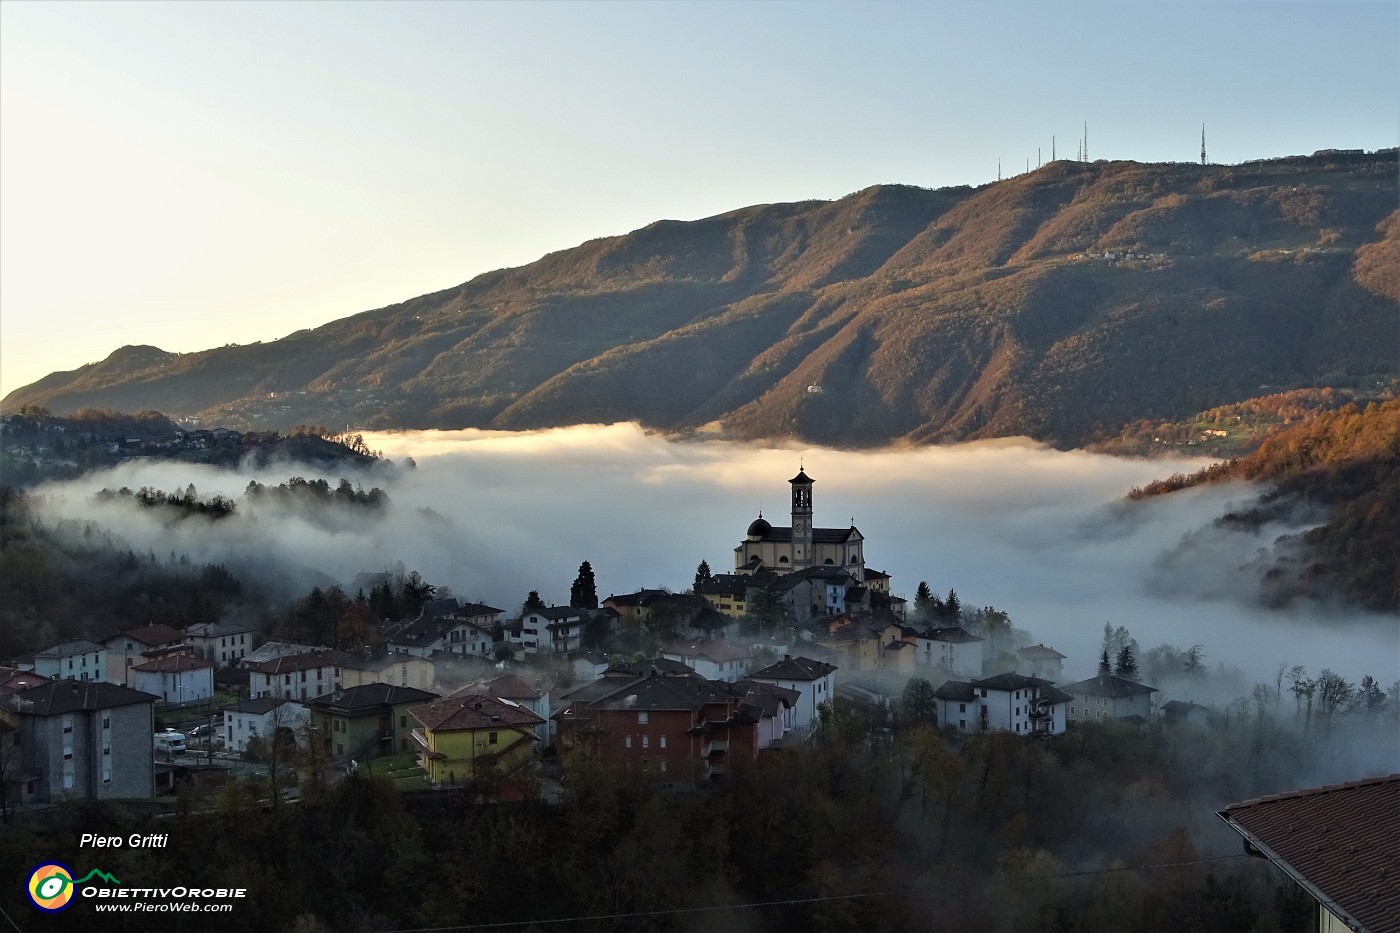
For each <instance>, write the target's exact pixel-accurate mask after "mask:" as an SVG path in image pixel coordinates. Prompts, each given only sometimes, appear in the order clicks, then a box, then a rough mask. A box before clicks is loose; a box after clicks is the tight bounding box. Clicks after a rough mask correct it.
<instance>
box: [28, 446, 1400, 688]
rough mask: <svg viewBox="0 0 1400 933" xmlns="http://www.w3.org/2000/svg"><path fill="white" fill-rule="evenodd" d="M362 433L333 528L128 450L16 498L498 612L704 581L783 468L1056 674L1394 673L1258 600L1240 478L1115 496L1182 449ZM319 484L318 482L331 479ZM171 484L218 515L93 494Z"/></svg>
mask: <svg viewBox="0 0 1400 933" xmlns="http://www.w3.org/2000/svg"><path fill="white" fill-rule="evenodd" d="M366 441H367V442H368V443H369V445H370V446H371V447H373V448H377V449H380V450H382V451H383V453H384V455H385V456H387V457H389V458H391V459H392V460H393V461H394V462H395V464H396V465H397V469H395V470H393V471H389V472H375V473H371V474H366V475H363V476H356V475H350V476H349V477H348V478H349V479H351V481H352V482H354V483H356V484H358V485H361V486H363V487H364V488H366V489H369V488H371V487H373V486H379V487H381V488H383V489H384V490H385V492H386V493H387V495H388V505H387V507H386V508H383V509H379V510H374V511H373V512H366V513H364V514H354V515H352V514H347V515H344V516H340V517H335V518H334V519H332V520H328V519H327V517H326V516H325V515H315V514H307V513H301V512H298V511H295V510H293V511H286V510H279V509H273V508H269V507H267V506H258V507H254V506H253V504H251V503H247V502H245V501H244V500H243V499H242V498H241V497H242V493H243V491H244V488H245V487H246V486H247V484H248V483H249V481H250V480H256V481H258V482H261V483H269V484H273V485H275V484H277V483H282V482H285V481H286V480H287V479H288V478H289V477H291V476H297V475H301V476H306V477H308V478H310V477H312V476H313V475H315V474H314V472H313V471H308V470H307V469H306V468H305V467H302V466H298V465H296V464H280V465H273V466H272V467H269V468H266V469H258V470H254V469H251V468H246V469H241V470H238V471H232V472H230V471H223V470H217V469H213V468H209V467H198V466H191V465H189V464H182V463H174V462H153V461H133V462H130V463H127V464H124V465H123V466H121V467H120V468H118V469H115V470H112V471H105V472H98V473H92V474H89V475H87V476H84V477H83V478H81V479H80V480H77V481H73V482H68V483H54V484H49V485H46V486H44V487H42V488H40V489H38V490H36V498H37V499H38V500H39V502H40V512H41V514H43V515H44V516H46V518H47V519H48V520H49V521H54V522H57V521H71V522H74V523H80V524H81V523H86V522H91V523H93V525H94V527H100V528H102V529H105V530H106V531H109V532H110V534H111V535H112V538H113V540H114V541H116V542H120V543H122V544H125V545H126V546H129V547H131V548H132V549H134V550H136V551H138V552H145V551H151V552H154V553H155V554H156V555H157V556H160V557H165V556H168V555H169V554H171V553H174V554H176V555H183V556H187V557H188V558H189V559H190V560H191V561H199V562H217V563H223V564H226V565H227V566H228V567H229V568H230V569H231V570H234V571H235V572H243V573H246V574H248V575H249V577H250V578H251V579H253V580H256V581H259V582H260V584H261V585H263V586H265V587H267V588H268V589H269V590H270V591H272V592H274V593H278V594H282V595H285V596H286V597H288V598H291V597H294V596H296V595H298V594H300V593H302V592H305V590H306V589H308V588H309V587H310V586H312V585H321V586H326V585H331V584H335V583H339V584H341V585H342V586H346V587H349V586H350V584H351V581H352V579H353V577H354V575H355V574H357V573H359V572H367V571H379V570H385V569H393V568H394V567H395V566H397V565H402V567H403V568H404V569H407V570H417V571H419V572H420V573H421V574H422V575H423V577H424V578H426V579H427V580H428V581H429V582H431V583H433V584H436V585H438V586H440V587H441V586H446V587H448V588H450V590H451V592H452V594H454V595H456V596H458V597H460V598H464V599H470V600H477V601H481V602H486V603H489V604H491V605H494V606H497V607H500V608H502V609H504V610H505V611H506V612H507V613H513V612H515V611H517V610H518V608H519V605H520V603H521V602H522V601H523V600H524V597H525V595H526V593H527V592H529V591H530V590H538V591H539V593H540V594H541V596H542V597H543V598H544V599H545V601H546V602H551V603H562V602H564V601H566V600H567V598H568V592H569V585H570V583H571V582H572V580H573V578H574V575H575V573H576V572H577V569H578V566H579V563H580V562H581V561H584V560H588V561H590V562H591V563H592V566H593V568H594V570H595V572H596V575H597V581H598V595H599V597H600V598H605V597H606V596H607V595H608V594H611V593H626V592H632V591H635V590H637V589H639V588H642V587H667V588H670V589H673V590H678V591H679V590H684V589H687V588H688V587H689V586H690V583H691V580H692V577H693V575H694V573H695V568H696V566H697V565H698V564H699V562H700V561H701V560H705V561H708V563H709V565H710V566H711V568H712V569H713V570H714V571H715V572H717V573H719V572H728V571H730V570H732V568H733V548H734V547H735V545H736V544H738V542H739V540H740V538H741V536H742V535H743V533H744V530H745V529H746V528H747V526H748V524H749V523H750V522H751V521H752V520H753V519H754V518H755V517H756V516H757V515H758V513H759V511H760V510H762V512H763V514H764V515H765V517H767V518H768V519H770V520H771V521H772V522H773V523H774V524H775V525H786V524H787V523H788V499H787V496H788V484H787V480H788V479H789V478H790V477H791V476H793V475H794V474H795V473H796V472H797V471H798V468H799V465H800V466H801V467H802V468H804V469H805V470H806V472H807V473H808V474H809V475H810V476H811V477H812V478H813V479H814V480H815V481H816V485H815V490H814V497H813V498H814V507H815V519H816V524H817V525H818V526H819V527H841V528H844V527H846V526H847V525H849V524H851V523H852V522H854V524H855V525H856V527H857V528H859V529H860V531H861V532H862V534H863V535H864V536H865V538H866V544H865V555H866V561H867V564H868V565H869V566H871V567H874V568H876V569H879V570H883V571H885V572H886V573H889V574H891V576H892V578H893V579H892V592H894V593H895V594H896V595H901V596H904V597H906V598H908V599H911V600H912V598H913V595H914V590H915V588H916V586H917V585H918V583H919V581H921V580H925V581H927V582H928V583H929V585H930V587H931V588H932V589H933V591H934V592H935V593H938V594H940V595H946V594H947V591H948V590H949V589H950V588H952V589H956V591H957V593H958V596H959V598H960V600H961V601H962V604H963V606H964V607H966V608H968V609H971V608H976V607H980V606H986V605H992V606H995V607H996V608H998V609H1002V610H1005V611H1007V612H1009V613H1010V615H1011V618H1012V621H1013V624H1014V625H1015V626H1016V627H1017V628H1019V629H1021V630H1024V631H1026V632H1028V633H1029V635H1030V637H1031V639H1032V640H1033V641H1036V642H1043V643H1045V644H1047V645H1050V646H1053V647H1055V648H1056V649H1058V650H1059V651H1061V652H1062V653H1064V654H1065V655H1067V660H1066V662H1065V675H1066V677H1067V678H1073V679H1078V678H1081V677H1087V676H1090V675H1091V674H1092V673H1093V672H1094V667H1095V664H1096V660H1097V657H1098V652H1099V646H1100V639H1101V636H1102V632H1103V627H1104V624H1105V623H1111V624H1112V625H1114V626H1120V625H1121V626H1126V627H1127V628H1128V629H1129V631H1130V632H1131V634H1132V636H1133V638H1135V639H1136V640H1137V642H1138V643H1139V644H1140V646H1141V648H1142V650H1144V651H1146V650H1148V649H1150V648H1153V647H1155V646H1157V645H1161V644H1171V645H1176V646H1180V647H1189V646H1191V645H1197V644H1199V645H1201V646H1203V648H1204V651H1205V656H1206V662H1207V665H1208V666H1209V667H1212V668H1213V667H1215V666H1216V665H1218V664H1224V665H1227V666H1229V667H1237V668H1239V669H1240V671H1241V674H1242V677H1243V678H1244V679H1245V680H1244V682H1243V683H1242V686H1241V688H1240V689H1241V690H1242V691H1243V692H1247V691H1248V688H1249V685H1250V683H1252V682H1253V681H1269V682H1272V681H1273V680H1274V679H1275V677H1276V673H1277V669H1278V667H1279V665H1294V664H1303V665H1306V666H1307V667H1308V669H1309V671H1310V672H1313V673H1315V672H1316V671H1318V670H1320V669H1322V668H1331V669H1332V670H1334V671H1336V672H1337V673H1339V674H1341V675H1342V676H1344V677H1347V678H1348V679H1350V680H1351V681H1353V682H1355V681H1357V680H1359V679H1360V678H1361V677H1362V676H1363V675H1365V674H1371V675H1373V676H1374V677H1375V678H1376V680H1377V681H1379V682H1380V683H1381V684H1382V685H1389V684H1391V683H1392V682H1394V681H1396V680H1397V679H1400V619H1397V618H1396V617H1394V616H1376V615H1368V614H1365V613H1360V612H1356V611H1351V610H1345V609H1338V608H1336V607H1328V606H1321V605H1317V604H1308V605H1299V606H1294V607H1291V608H1288V609H1283V610H1268V609H1265V608H1262V607H1261V606H1259V605H1258V603H1257V601H1256V599H1255V595H1256V591H1257V586H1258V582H1259V574H1260V573H1261V572H1262V570H1261V566H1262V562H1261V553H1267V551H1268V549H1269V548H1270V547H1271V546H1272V544H1273V542H1274V540H1275V539H1276V538H1277V537H1278V536H1280V535H1282V534H1285V533H1289V532H1295V531H1297V530H1299V529H1301V528H1304V527H1306V525H1305V524H1303V522H1304V521H1305V520H1306V518H1307V517H1305V516H1300V517H1299V519H1298V524H1295V525H1283V524H1275V525H1267V526H1265V527H1263V528H1262V529H1259V530H1258V531H1256V532H1250V533H1246V532H1240V531H1230V532H1224V531H1219V530H1216V529H1214V528H1213V527H1212V526H1211V522H1212V520H1213V519H1214V518H1215V517H1217V516H1219V515H1220V514H1222V513H1223V512H1225V511H1227V510H1229V508H1231V506H1232V505H1240V504H1244V503H1246V502H1247V501H1249V499H1250V498H1251V490H1250V489H1249V488H1248V487H1244V486H1239V485H1234V486H1217V487H1208V488H1199V489H1193V490H1187V491H1185V492H1180V493H1176V494H1173V495H1170V496H1165V497H1157V498H1154V499H1150V500H1146V501H1141V502H1134V503H1128V502H1126V501H1124V499H1123V496H1124V494H1125V493H1126V492H1127V490H1128V489H1129V488H1131V487H1132V486H1135V485H1141V484H1144V483H1146V482H1148V481H1150V480H1152V479H1155V478H1159V477H1163V476H1166V475H1169V474H1171V473H1174V472H1184V471H1190V470H1194V469H1196V468H1198V467H1200V466H1203V465H1205V464H1206V463H1207V462H1208V461H1205V460H1199V461H1181V460H1170V461H1148V460H1129V459H1121V458H1112V457H1106V456H1098V455H1093V454H1087V453H1083V452H1079V451H1074V452H1063V451H1056V450H1051V449H1048V448H1044V447H1040V446H1037V445H1034V444H1032V443H1030V442H1018V441H1014V440H1008V441H998V442H988V443H980V444H969V445H959V446H951V447H927V448H917V449H914V448H911V449H900V450H883V451H838V450H829V449H822V448H813V447H801V446H789V447H782V448H777V447H756V446H753V445H736V444H731V443H726V442H720V441H672V440H668V439H666V438H663V437H661V436H658V435H652V434H648V433H646V432H644V431H643V430H641V429H640V428H638V427H637V426H635V425H630V424H620V425H610V426H584V427H574V428H567V429H553V430H546V431H538V432H521V433H506V432H490V431H457V432H409V433H383V434H374V435H367V436H366ZM408 458H412V460H413V461H414V462H415V463H416V466H413V467H411V468H410V467H409V465H408ZM325 478H326V479H327V480H329V482H330V483H331V485H332V486H333V487H334V486H335V485H336V483H337V482H338V480H339V479H340V478H341V475H340V474H335V475H329V474H328V475H326V477H325ZM191 483H193V484H194V485H195V486H196V487H197V490H198V493H199V495H200V496H201V497H209V496H212V495H214V494H222V495H224V496H227V497H229V498H232V499H235V500H238V509H237V511H236V513H235V514H234V515H233V516H231V517H230V518H227V519H223V520H220V521H217V522H213V521H210V520H208V519H205V518H201V517H197V516H192V517H188V518H184V519H180V520H178V521H173V522H172V521H170V520H169V518H168V517H162V516H159V515H153V514H149V510H147V511H146V512H143V511H142V510H140V509H136V508H133V507H131V506H130V504H129V503H122V502H120V501H116V502H105V503H99V502H97V501H95V499H94V494H95V493H96V492H97V491H98V490H100V489H103V488H111V489H116V488H118V487H122V486H126V487H129V488H131V489H137V488H140V487H142V486H151V487H155V488H157V489H162V490H173V489H181V490H183V489H184V488H185V487H186V486H187V485H188V484H191ZM80 524H79V525H75V527H80ZM352 595H353V593H352ZM1235 682H1236V683H1240V677H1238V676H1237V677H1236V678H1235ZM1231 686H1232V687H1233V686H1234V685H1231ZM1236 695H1239V694H1238V693H1236V694H1232V695H1231V696H1225V697H1194V699H1198V700H1201V701H1211V700H1216V701H1227V700H1229V699H1231V698H1232V697H1233V696H1236Z"/></svg>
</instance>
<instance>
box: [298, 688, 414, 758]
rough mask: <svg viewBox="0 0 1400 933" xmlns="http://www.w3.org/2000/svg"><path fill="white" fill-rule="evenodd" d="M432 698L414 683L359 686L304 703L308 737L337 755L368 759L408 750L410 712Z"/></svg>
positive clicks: (409, 746) (411, 733) (339, 756)
mask: <svg viewBox="0 0 1400 933" xmlns="http://www.w3.org/2000/svg"><path fill="white" fill-rule="evenodd" d="M436 699H438V694H436V693H430V692H428V691H427V690H419V689H417V688H416V687H398V686H395V685H393V684H382V683H378V684H364V685H362V686H358V687H346V688H345V689H343V690H336V691H334V692H333V693H328V694H326V695H325V696H319V697H316V698H314V699H311V700H307V701H306V704H305V705H306V708H307V709H308V710H309V711H310V712H311V730H312V735H314V736H315V737H316V739H317V740H318V741H321V742H324V743H325V748H326V750H327V751H329V752H330V754H332V755H334V756H335V757H337V758H341V757H344V756H347V755H348V756H349V757H351V758H354V759H356V760H360V761H363V760H368V759H371V758H378V757H380V756H382V755H393V754H397V753H398V752H407V751H411V750H412V749H413V743H412V735H413V722H414V720H412V718H411V715H410V714H411V711H412V710H413V709H415V708H417V707H420V706H422V705H424V704H425V703H431V702H433V701H434V700H436Z"/></svg>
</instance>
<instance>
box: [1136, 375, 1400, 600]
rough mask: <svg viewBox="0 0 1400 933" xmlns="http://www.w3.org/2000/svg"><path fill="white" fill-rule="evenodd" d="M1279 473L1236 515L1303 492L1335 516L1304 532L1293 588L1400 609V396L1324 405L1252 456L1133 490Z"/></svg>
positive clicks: (1290, 580)
mask: <svg viewBox="0 0 1400 933" xmlns="http://www.w3.org/2000/svg"><path fill="white" fill-rule="evenodd" d="M1228 480H1248V481H1251V482H1261V483H1270V484H1272V485H1273V487H1274V488H1273V490H1272V491H1270V492H1269V493H1267V494H1266V495H1265V496H1263V497H1262V498H1261V500H1260V503H1259V505H1258V507H1257V508H1256V509H1254V510H1253V511H1252V512H1251V513H1245V514H1244V515H1234V516H1231V520H1232V521H1236V522H1240V521H1244V522H1248V521H1250V520H1251V518H1259V517H1264V516H1267V515H1269V514H1275V515H1276V514H1279V511H1280V509H1281V508H1283V507H1286V506H1288V505H1289V504H1292V503H1296V502H1300V501H1301V502H1308V503H1312V504H1317V505H1324V506H1326V507H1328V509H1329V511H1330V515H1329V518H1328V520H1327V522H1326V523H1325V524H1322V525H1320V526H1318V527H1316V528H1314V529H1312V530H1311V531H1309V532H1307V534H1305V535H1304V536H1303V539H1302V543H1303V544H1305V545H1306V547H1307V552H1306V557H1305V559H1304V560H1303V561H1302V565H1301V566H1295V567H1292V568H1291V569H1290V568H1288V567H1281V568H1279V571H1278V576H1282V577H1284V578H1286V579H1284V580H1283V581H1278V580H1276V581H1275V586H1276V589H1278V590H1279V591H1281V592H1282V593H1283V594H1284V595H1286V596H1293V595H1321V594H1323V593H1335V594H1339V595H1341V596H1343V597H1345V598H1347V599H1349V600H1352V601H1355V602H1359V603H1361V604H1363V605H1366V606H1368V607H1370V608H1373V609H1381V610H1386V611H1395V610H1397V609H1400V561H1397V560H1396V555H1397V554H1400V399H1392V400H1390V401H1387V402H1376V403H1372V404H1370V405H1367V406H1365V407H1364V408H1362V407H1361V406H1358V405H1355V404H1351V405H1346V406H1344V407H1342V408H1340V409H1338V410H1337V411H1333V412H1326V413H1324V414H1320V415H1318V416H1316V417H1315V418H1312V419H1311V420H1309V421H1306V422H1304V423H1302V424H1300V425H1297V426H1296V427H1293V428H1291V429H1288V430H1285V431H1282V432H1280V433H1278V434H1275V435H1274V436H1272V437H1270V438H1268V439H1266V440H1265V441H1264V443H1263V444H1262V445H1260V447H1259V449H1258V450H1256V451H1255V452H1254V453H1252V454H1250V455H1249V456H1247V457H1242V458H1240V459H1238V460H1231V461H1226V462H1224V463H1219V464H1215V465H1214V466H1211V467H1208V468H1206V469H1205V470H1202V471H1200V472H1198V473H1195V474H1192V475H1190V476H1184V475H1180V474H1178V475H1176V476H1173V477H1170V478H1168V479H1166V480H1159V481H1157V482H1155V483H1151V484H1149V485H1148V486H1146V487H1143V488H1141V489H1134V490H1133V492H1132V493H1131V494H1130V496H1131V497H1133V498H1143V497H1145V496H1151V495H1158V494H1161V493H1166V492H1172V491H1174V490H1177V489H1184V488H1187V487H1190V486H1196V485H1200V484H1202V483H1211V482H1225V481H1228Z"/></svg>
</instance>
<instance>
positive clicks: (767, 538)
mask: <svg viewBox="0 0 1400 933" xmlns="http://www.w3.org/2000/svg"><path fill="white" fill-rule="evenodd" d="M813 482H814V481H813V479H812V478H811V477H810V476H808V475H807V472H806V470H804V469H801V468H799V469H798V471H797V475H796V476H794V477H793V478H792V479H790V480H788V485H789V486H791V488H792V524H791V525H790V526H788V527H786V528H775V527H774V526H772V525H770V524H768V521H767V520H766V519H764V517H763V513H762V512H760V513H759V514H758V518H756V519H755V520H754V522H753V524H751V525H749V530H748V533H747V534H746V535H745V537H744V540H743V541H741V542H740V543H739V546H738V547H736V548H735V549H734V572H735V573H741V574H754V573H757V572H758V571H760V570H768V571H769V572H771V573H776V574H780V575H781V574H787V573H791V572H793V571H797V570H806V569H808V568H811V567H832V568H841V569H842V570H845V571H846V572H847V573H848V574H850V575H851V577H853V578H854V579H855V580H856V581H857V582H862V581H864V580H865V548H864V543H865V537H864V536H863V535H861V533H860V532H859V531H857V530H856V526H855V525H851V527H849V528H814V527H812V484H813Z"/></svg>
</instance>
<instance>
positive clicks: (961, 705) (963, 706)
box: [958, 703, 967, 713]
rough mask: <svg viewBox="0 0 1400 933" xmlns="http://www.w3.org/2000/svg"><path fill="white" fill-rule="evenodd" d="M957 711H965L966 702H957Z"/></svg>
mask: <svg viewBox="0 0 1400 933" xmlns="http://www.w3.org/2000/svg"><path fill="white" fill-rule="evenodd" d="M958 712H960V713H965V712H967V704H966V703H959V704H958Z"/></svg>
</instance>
